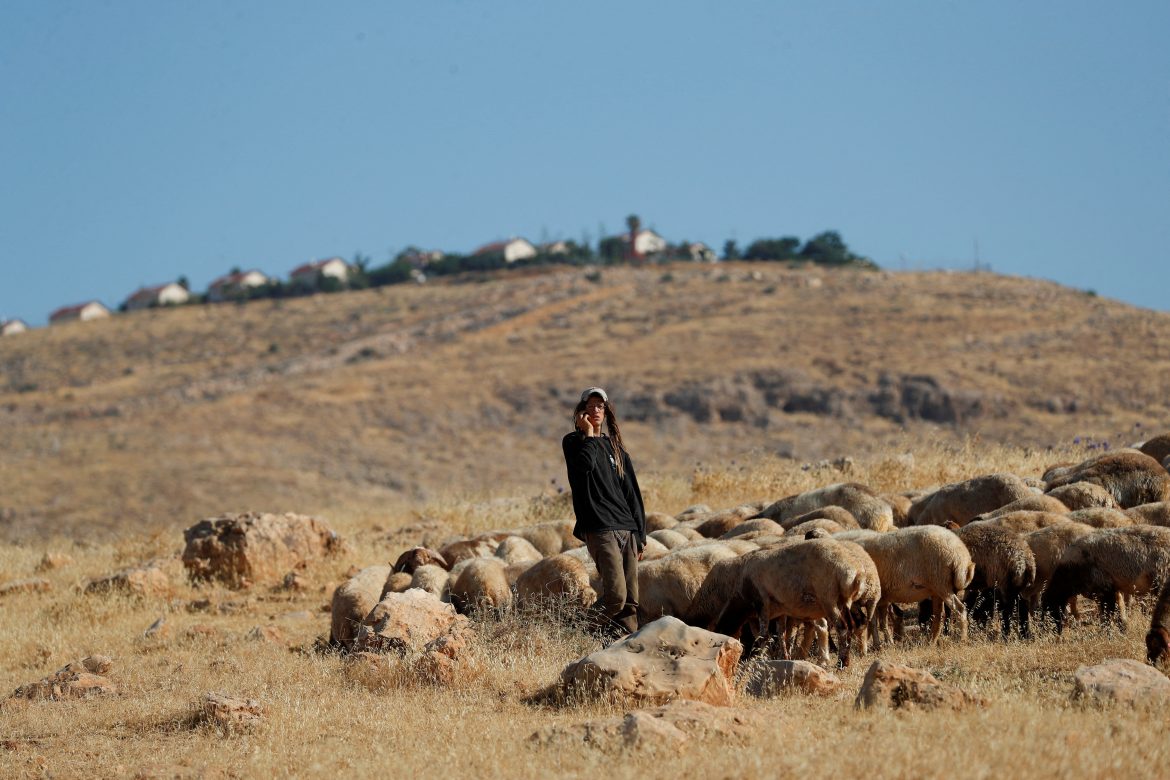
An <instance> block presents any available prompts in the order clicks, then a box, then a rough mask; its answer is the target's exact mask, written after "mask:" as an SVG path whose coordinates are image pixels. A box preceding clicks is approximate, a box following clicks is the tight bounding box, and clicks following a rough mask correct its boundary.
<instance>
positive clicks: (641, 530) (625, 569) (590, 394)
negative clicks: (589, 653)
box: [561, 387, 646, 636]
mask: <svg viewBox="0 0 1170 780" xmlns="http://www.w3.org/2000/svg"><path fill="white" fill-rule="evenodd" d="M573 421H574V424H575V427H576V429H575V430H574V431H573V432H572V433H569V434H567V435H566V436H565V438H564V439H562V440H561V447H562V448H563V449H564V451H565V465H566V466H567V467H568V470H569V488H570V490H572V492H573V513H574V514H575V515H576V516H577V523H576V525H575V526H574V527H573V536H576V537H577V538H578V539H580V540H581V541H583V542H585V546H586V548H587V549H588V550H589V555H590V556H591V557H592V558H593V562H594V563H595V564H597V572H598V574H599V575H600V579H601V593H600V594H599V595H598V598H597V602H596V603H595V604H594V605H593V607H592V612H593V613H594V616H595V618H596V619H597V620H598V623H600V624H601V626H602V628H603V629H604V630H605V631H606V632H607V633H611V634H614V635H615V636H621V635H624V634H627V633H630V632H633V631H637V630H638V561H640V560H642V553H643V550H644V549H645V547H646V510H645V509H644V508H643V506H642V492H641V490H639V489H638V478H637V476H635V474H634V464H633V463H632V462H631V461H630V456H629V453H627V452H626V448H625V445H624V444H623V443H622V433H621V430H620V429H619V428H618V421H617V415H616V414H614V411H613V406H612V405H611V404H610V402H609V396H608V395H607V394H606V392H605V390H603V389H601V388H600V387H591V388H589V389H588V390H586V391H585V392H583V393H581V401H580V403H578V404H577V408H576V409H575V410H574V412H573ZM603 424H604V425H605V428H606V432H605V433H603V432H602V425H603Z"/></svg>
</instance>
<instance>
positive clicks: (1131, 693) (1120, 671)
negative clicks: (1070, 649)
mask: <svg viewBox="0 0 1170 780" xmlns="http://www.w3.org/2000/svg"><path fill="white" fill-rule="evenodd" d="M1073 698H1074V699H1076V700H1079V701H1085V702H1091V703H1094V704H1104V703H1110V702H1118V703H1122V704H1132V705H1139V706H1140V705H1154V706H1158V707H1165V706H1166V704H1167V703H1170V679H1168V678H1167V677H1166V675H1164V674H1162V673H1161V672H1160V671H1158V670H1157V669H1155V668H1154V667H1152V666H1147V665H1146V664H1143V663H1141V662H1139V661H1135V660H1133V659H1132V658H1111V659H1109V660H1106V661H1102V662H1101V663H1099V664H1094V665H1093V666H1082V667H1079V668H1078V669H1077V670H1076V672H1075V673H1074V674H1073Z"/></svg>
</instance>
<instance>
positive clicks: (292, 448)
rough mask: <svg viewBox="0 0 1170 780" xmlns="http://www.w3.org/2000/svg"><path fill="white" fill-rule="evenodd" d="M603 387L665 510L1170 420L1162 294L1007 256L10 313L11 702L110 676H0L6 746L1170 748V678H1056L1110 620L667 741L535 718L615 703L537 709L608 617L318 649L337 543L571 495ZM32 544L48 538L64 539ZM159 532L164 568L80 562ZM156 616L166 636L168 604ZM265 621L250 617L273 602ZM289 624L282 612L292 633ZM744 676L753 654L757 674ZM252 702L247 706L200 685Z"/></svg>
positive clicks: (863, 479) (647, 766)
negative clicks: (205, 531)
mask: <svg viewBox="0 0 1170 780" xmlns="http://www.w3.org/2000/svg"><path fill="white" fill-rule="evenodd" d="M592 384H602V385H604V386H606V387H607V388H608V389H610V391H611V394H612V396H613V399H614V401H615V404H616V406H617V409H618V412H619V414H620V415H621V417H622V420H623V422H624V423H625V424H624V425H623V433H624V436H625V439H626V441H627V443H628V444H629V446H630V448H631V450H632V452H633V455H634V459H635V462H636V464H637V466H638V470H639V477H640V480H641V483H642V485H643V488H644V493H645V497H646V504H647V509H648V510H649V511H656V512H665V513H668V514H676V513H679V512H681V511H682V510H683V509H684V508H686V507H688V506H691V505H695V504H705V505H708V506H710V507H713V508H716V509H719V508H727V507H733V506H736V505H739V504H741V503H744V502H747V501H757V502H758V501H771V500H774V499H778V498H781V497H783V496H787V495H791V494H794V493H799V492H801V491H805V490H809V489H812V488H816V487H820V486H824V485H827V484H830V483H833V482H840V481H843V480H850V481H856V482H860V483H864V484H866V485H869V486H871V487H872V488H874V489H875V490H877V491H879V492H898V491H906V490H913V489H925V488H930V487H932V486H938V485H942V484H946V483H949V482H954V481H958V480H962V479H966V478H968V477H972V476H976V475H981V474H990V473H994V472H1012V473H1015V474H1018V475H1020V476H1023V477H1028V478H1032V479H1036V478H1038V477H1039V476H1040V475H1041V474H1042V473H1043V472H1044V471H1045V469H1046V468H1047V467H1048V466H1050V465H1052V464H1054V463H1057V462H1075V461H1079V460H1082V459H1084V458H1087V457H1089V456H1091V455H1093V454H1095V453H1099V452H1101V451H1102V450H1103V449H1104V448H1105V447H1109V448H1116V447H1118V446H1121V445H1125V444H1129V443H1131V442H1133V441H1138V440H1141V439H1144V438H1146V437H1147V435H1149V434H1153V433H1165V432H1167V431H1170V398H1167V395H1166V393H1165V388H1166V387H1167V386H1168V385H1170V314H1166V313H1160V312H1152V311H1148V310H1143V309H1136V308H1134V307H1130V306H1127V305H1124V304H1121V303H1118V302H1115V301H1110V300H1104V299H1101V298H1098V297H1095V296H1093V295H1090V294H1087V293H1084V292H1080V291H1076V290H1071V289H1068V288H1065V287H1061V286H1059V285H1056V284H1053V283H1050V282H1044V281H1037V280H1029V279H1020V278H1010V277H1003V276H996V275H991V274H957V273H913V274H889V273H869V272H829V271H825V270H823V269H787V268H781V267H770V266H768V265H765V264H727V265H721V266H715V267H710V266H694V265H680V266H672V267H652V268H638V269H630V268H625V269H616V268H615V269H608V268H607V269H604V270H602V271H601V273H600V276H592V275H591V276H587V275H586V272H584V271H582V270H580V269H577V270H565V269H561V270H554V271H549V272H543V273H538V274H532V275H525V276H523V277H518V276H512V275H508V276H506V277H505V276H501V277H495V278H474V279H472V278H468V279H463V280H459V281H458V282H456V283H451V284H443V285H427V286H409V287H408V286H400V287H394V288H382V289H380V290H371V291H367V292H360V293H345V294H338V295H318V296H315V297H313V298H305V299H295V300H285V301H278V302H271V301H264V302H258V303H253V304H246V305H234V304H228V305H219V306H200V307H184V308H180V309H174V310H156V311H149V312H144V313H139V314H133V315H125V316H118V317H114V318H112V319H111V320H108V321H99V322H90V323H80V324H75V325H68V326H60V327H53V328H48V329H40V330H36V331H33V332H29V333H26V334H21V335H20V336H16V337H11V338H5V339H2V340H0V435H2V436H3V441H4V447H3V448H2V449H0V589H2V588H3V586H4V585H6V584H10V583H12V582H14V581H18V580H23V579H27V578H34V577H37V578H42V579H43V583H44V584H42V585H38V586H37V587H36V588H35V589H33V590H32V591H30V592H10V593H7V594H5V595H3V596H0V622H2V624H3V625H4V626H5V627H6V631H5V632H4V633H3V635H2V636H0V696H7V694H8V692H10V691H12V690H14V689H16V688H17V687H18V686H22V685H26V684H28V683H30V682H33V681H35V680H38V679H39V678H42V677H45V676H47V675H51V674H52V673H53V672H54V671H55V670H57V669H60V668H61V667H63V666H64V665H65V664H67V663H69V662H71V661H76V660H78V659H80V658H82V657H84V656H87V655H91V654H102V655H106V656H109V657H111V658H112V659H113V669H112V670H111V671H110V674H109V676H110V679H112V680H114V681H115V682H116V683H117V692H115V693H111V694H107V695H97V696H92V697H89V698H84V699H78V700H71V699H70V700H63V701H52V700H40V701H24V700H21V701H16V700H9V701H6V702H4V703H3V704H0V776H4V777H7V776H13V777H26V776H27V777H142V778H155V777H157V778H170V777H183V778H188V777H191V778H194V777H200V778H203V777H207V778H212V777H335V776H338V775H340V774H342V773H345V774H347V775H350V776H356V777H367V776H377V775H383V774H387V773H391V772H392V773H394V774H403V775H406V774H411V775H415V774H419V775H421V774H428V775H429V774H434V773H436V772H441V773H442V774H443V775H444V776H450V777H473V776H491V777H505V776H506V777H548V776H553V775H557V776H560V775H564V776H570V777H595V776H597V775H598V773H599V772H600V773H604V774H606V775H607V776H613V777H682V776H692V775H698V774H703V775H710V776H718V777H760V778H763V777H778V776H779V777H783V776H795V775H801V776H805V775H810V774H814V773H815V774H825V775H841V776H845V777H851V776H866V777H1020V778H1033V777H1069V776H1076V777H1100V778H1114V777H1159V776H1165V773H1166V772H1165V767H1166V766H1168V765H1170V763H1168V762H1170V727H1168V726H1167V724H1166V721H1165V718H1164V717H1162V711H1161V709H1153V710H1151V709H1149V708H1144V707H1129V706H1124V705H1122V706H1104V707H1098V706H1093V705H1089V704H1085V703H1082V702H1077V701H1074V700H1073V698H1072V696H1071V691H1072V675H1073V672H1074V670H1075V669H1076V668H1077V667H1079V666H1081V665H1083V664H1089V663H1095V662H1097V661H1100V660H1103V659H1108V658H1132V659H1139V660H1140V659H1144V657H1145V645H1144V637H1145V632H1146V629H1147V628H1148V627H1149V606H1150V605H1149V604H1148V603H1147V602H1146V601H1142V600H1139V601H1138V602H1136V603H1135V604H1134V606H1133V609H1132V612H1131V619H1130V622H1129V625H1128V627H1127V628H1125V629H1124V630H1122V629H1118V628H1103V627H1101V626H1099V625H1098V624H1096V623H1095V622H1094V621H1091V620H1088V617H1091V615H1092V611H1091V609H1089V611H1088V612H1087V616H1086V618H1087V619H1086V622H1085V623H1084V624H1075V625H1071V626H1070V627H1069V629H1068V630H1067V631H1066V632H1065V633H1064V634H1063V635H1062V636H1060V637H1058V636H1056V635H1055V634H1053V633H1052V632H1051V631H1050V630H1048V629H1042V630H1040V631H1039V633H1038V635H1037V636H1036V637H1035V638H1034V639H1031V640H1028V641H1023V640H1020V639H1016V638H1013V639H1011V640H1010V641H1004V640H1003V639H1001V638H999V637H998V636H996V635H995V632H992V633H991V634H986V633H984V632H983V631H981V630H978V629H975V630H972V632H971V636H970V638H969V640H968V641H967V642H960V641H958V640H957V639H956V638H955V637H954V636H946V637H944V638H943V640H942V643H941V644H940V645H938V646H930V645H928V644H926V643H925V642H923V641H922V637H921V635H920V634H918V633H917V632H916V631H913V630H912V631H911V634H910V637H909V639H908V641H906V642H904V643H901V644H898V645H895V646H892V647H888V648H886V649H884V650H883V651H882V652H881V653H880V654H878V655H877V656H876V657H878V658H881V659H883V660H888V661H896V662H899V663H906V664H909V665H912V666H915V667H918V668H923V669H929V670H930V671H932V672H933V673H934V674H935V675H936V676H937V677H938V678H939V679H940V680H943V681H944V682H948V683H952V684H955V685H959V686H961V687H962V688H964V689H965V690H968V691H971V692H973V693H975V694H977V695H979V696H982V697H984V698H985V699H986V700H987V701H988V704H987V706H985V707H973V708H970V709H965V710H963V711H961V712H955V713H951V712H944V713H939V712H937V711H936V712H916V711H909V712H903V711H886V710H879V711H867V712H859V711H857V710H855V709H854V706H853V701H854V697H855V696H856V694H857V691H858V688H859V686H860V684H861V681H862V677H863V675H864V674H865V671H866V669H867V667H868V666H869V664H870V663H871V662H872V660H873V658H874V656H873V655H870V656H865V657H860V658H855V659H854V662H853V664H852V665H851V666H850V667H848V668H846V669H844V670H840V672H839V676H840V678H841V680H842V682H843V686H842V689H841V690H840V691H839V692H838V693H837V694H835V695H833V696H828V697H813V696H805V695H801V694H783V695H780V696H777V697H774V698H754V697H751V696H749V695H747V694H744V693H743V692H742V691H741V692H740V693H739V695H738V697H737V701H736V704H735V706H736V707H738V708H741V709H742V710H743V712H745V713H746V714H747V716H749V717H750V718H751V719H752V720H753V722H754V724H755V725H754V726H753V727H752V728H751V730H750V732H749V733H748V734H747V735H746V736H741V737H737V738H734V739H726V738H708V739H698V738H697V739H694V740H691V741H690V742H689V743H688V744H687V746H686V747H685V748H684V749H683V750H681V751H679V750H661V749H654V748H649V749H646V750H634V751H631V752H628V753H618V754H615V753H612V752H607V751H603V750H598V749H595V748H592V747H590V746H588V745H585V744H583V743H582V744H556V745H541V744H539V743H538V742H535V741H533V740H532V739H531V737H532V735H533V734H534V733H536V732H537V731H538V730H540V729H541V728H542V727H545V726H548V725H550V724H566V725H568V724H574V723H579V722H581V721H585V720H590V719H594V718H599V717H607V716H613V715H621V714H622V713H623V712H624V711H626V710H624V709H622V708H621V707H617V706H616V705H609V704H600V703H599V704H582V705H577V706H570V707H560V708H556V707H547V706H537V705H534V704H531V703H526V701H525V699H526V697H527V696H528V695H529V694H532V693H534V692H535V691H537V690H538V689H540V688H541V687H543V686H545V685H547V684H549V683H550V682H552V681H553V680H554V679H555V678H556V677H557V675H558V674H559V673H560V671H561V669H563V668H564V667H565V665H566V664H568V663H569V662H571V661H573V660H575V659H577V658H580V657H581V656H582V655H584V654H586V653H588V652H591V651H592V650H594V649H597V648H598V647H599V646H600V645H599V643H598V641H597V640H596V639H594V638H592V637H591V636H589V635H588V634H586V633H584V632H583V631H581V630H580V629H579V628H577V627H575V626H573V625H564V624H562V623H559V622H556V621H554V620H553V619H552V618H550V617H542V616H536V617H533V616H531V615H528V616H525V615H519V614H516V613H506V614H505V615H503V617H495V616H492V617H487V616H480V617H476V618H475V619H474V620H473V621H472V622H473V626H474V630H475V639H474V641H473V643H472V650H471V652H472V654H473V656H474V658H475V659H476V661H477V662H478V663H477V665H476V666H475V671H474V672H473V673H468V674H464V675H462V676H459V677H457V678H456V680H455V681H454V682H453V683H452V684H448V685H444V686H435V685H432V684H428V683H426V682H425V681H422V680H416V679H409V678H395V680H394V681H393V684H390V685H382V686H374V685H370V684H369V681H368V680H364V679H362V678H360V677H357V676H355V675H354V674H353V673H352V669H351V668H350V666H349V663H350V662H349V661H347V660H346V659H345V658H343V657H340V656H338V655H336V654H333V653H325V652H321V651H320V647H319V640H320V639H322V638H324V637H325V636H327V635H328V633H329V617H330V616H329V612H328V609H329V606H328V605H329V603H330V598H331V595H332V593H333V591H334V589H335V588H336V586H337V585H339V584H340V583H341V582H343V581H344V580H345V579H346V577H347V576H348V575H349V573H350V572H352V571H353V570H354V569H355V568H359V567H365V566H369V565H372V564H383V563H388V562H391V561H393V560H394V559H395V558H396V557H397V556H398V554H399V553H401V552H402V551H403V550H405V549H407V548H409V547H411V546H414V545H416V544H428V545H439V544H441V543H442V541H443V540H444V539H449V538H451V537H453V536H459V535H469V534H473V533H477V532H481V531H486V530H489V529H499V528H515V527H519V526H523V525H528V524H531V523H535V522H540V521H545V520H552V519H560V518H565V517H568V516H570V514H571V508H570V505H569V502H568V497H567V495H566V494H564V492H563V488H564V486H565V478H564V465H563V462H562V459H561V453H560V449H559V439H560V436H561V434H562V433H563V432H565V431H566V430H568V420H569V416H570V412H571V409H572V405H573V403H574V402H575V401H576V398H577V394H578V393H579V392H580V390H581V389H582V388H583V387H586V386H589V385H592ZM247 510H259V511H269V512H297V513H301V514H306V515H313V516H316V517H319V518H322V519H323V520H324V521H326V522H327V523H328V524H329V526H330V527H331V528H333V529H334V530H335V531H337V532H338V534H340V536H341V538H342V539H343V540H344V546H343V549H342V550H341V552H339V553H337V554H336V555H334V556H332V557H329V558H326V559H323V560H319V561H314V562H312V563H310V564H309V565H308V566H306V567H305V568H303V569H302V570H300V571H299V572H298V579H297V582H296V586H295V587H291V586H281V585H271V584H263V585H257V586H255V587H251V588H246V589H242V590H240V589H230V588H228V587H226V586H224V585H219V584H211V585H209V584H195V583H191V582H189V581H188V580H187V579H186V578H184V577H183V576H182V567H181V565H180V564H179V562H178V561H177V560H176V557H177V555H178V553H179V552H180V551H181V550H182V548H183V533H182V532H183V529H185V528H188V527H189V526H191V525H192V524H194V523H195V522H196V521H198V520H200V519H202V518H205V517H210V516H214V515H217V514H220V513H223V512H244V511H247ZM46 554H54V555H58V556H64V557H61V558H58V559H56V560H55V562H54V563H53V565H51V566H49V565H46V563H45V556H46ZM157 559H162V560H164V561H166V562H165V563H164V564H162V566H163V569H164V570H165V571H167V572H168V573H169V576H170V584H169V586H168V588H167V590H166V592H165V593H164V594H155V595H148V596H139V597H136V596H128V595H122V594H116V593H115V594H95V593H85V592H84V588H85V586H86V585H87V583H89V582H91V581H92V580H93V579H95V578H98V577H101V576H104V575H108V574H110V573H112V572H115V571H117V570H119V569H123V568H125V567H129V566H135V565H138V564H141V563H143V562H146V561H150V560H157ZM160 618H161V619H163V623H164V624H165V629H159V630H155V631H150V632H148V628H149V627H151V626H152V624H154V623H155V622H156V621H158V620H159V619H160ZM260 628H264V629H269V630H268V631H258V630H257V629H260ZM272 629H275V630H272ZM741 683H742V681H741ZM208 691H219V692H223V693H226V694H228V695H232V696H239V697H244V698H249V699H255V700H257V701H259V702H260V703H261V704H262V705H263V707H264V708H265V713H266V714H265V718H264V722H263V725H262V726H261V727H259V728H258V729H255V730H251V731H247V732H245V733H236V734H227V735H225V734H224V733H222V732H221V731H220V730H218V729H216V728H214V727H212V726H210V725H209V724H207V723H204V722H201V721H200V720H199V719H198V718H197V717H195V715H196V709H197V704H198V702H199V700H200V697H201V696H202V695H203V694H204V693H205V692H208Z"/></svg>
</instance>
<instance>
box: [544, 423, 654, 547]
mask: <svg viewBox="0 0 1170 780" xmlns="http://www.w3.org/2000/svg"><path fill="white" fill-rule="evenodd" d="M561 448H562V449H563V450H564V451H565V465H566V466H567V467H568V470H569V489H570V490H571V491H572V492H573V513H574V514H575V515H576V516H577V524H576V525H575V526H573V536H575V537H577V538H578V539H580V540H581V541H584V540H585V534H589V533H598V532H600V531H633V532H634V534H635V536H636V538H637V540H638V546H639V547H644V546H646V510H645V509H644V508H643V507H642V491H641V490H640V489H639V488H638V477H637V476H636V475H635V474H634V464H633V462H632V461H631V460H630V456H629V453H626V452H623V453H622V456H623V459H624V460H625V464H624V465H625V477H624V478H619V477H618V470H617V461H615V460H614V455H613V443H612V442H611V441H610V439H609V437H608V436H606V435H604V434H603V435H601V436H586V435H585V434H583V433H581V432H580V431H573V432H572V433H570V434H567V435H566V436H565V438H564V439H562V440H561Z"/></svg>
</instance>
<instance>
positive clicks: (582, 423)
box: [577, 412, 597, 436]
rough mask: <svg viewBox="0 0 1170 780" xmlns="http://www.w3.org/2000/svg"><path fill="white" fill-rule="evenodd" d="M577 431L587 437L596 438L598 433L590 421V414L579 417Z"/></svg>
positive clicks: (582, 413)
mask: <svg viewBox="0 0 1170 780" xmlns="http://www.w3.org/2000/svg"><path fill="white" fill-rule="evenodd" d="M577 430H579V431H581V433H583V434H585V435H586V436H595V435H597V432H596V431H595V430H594V429H593V422H592V421H591V420H590V419H589V414H588V413H586V412H581V413H580V414H578V415H577Z"/></svg>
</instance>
